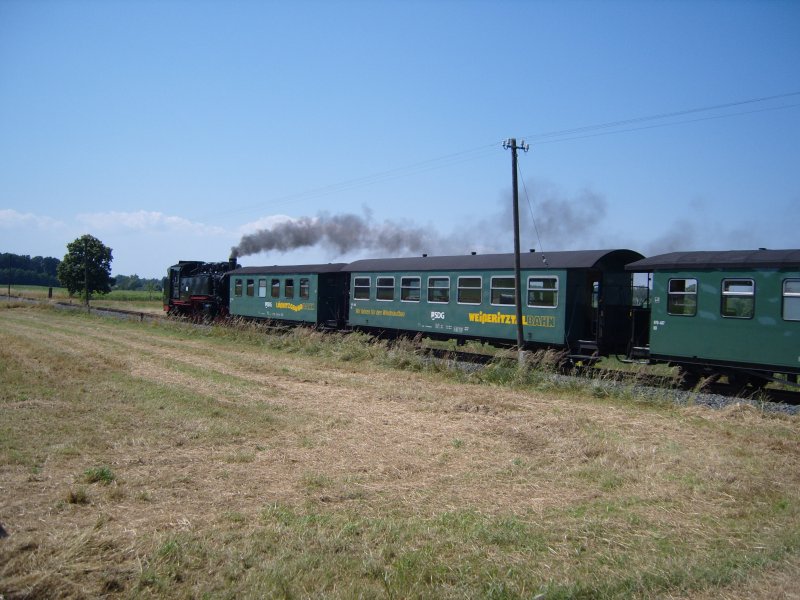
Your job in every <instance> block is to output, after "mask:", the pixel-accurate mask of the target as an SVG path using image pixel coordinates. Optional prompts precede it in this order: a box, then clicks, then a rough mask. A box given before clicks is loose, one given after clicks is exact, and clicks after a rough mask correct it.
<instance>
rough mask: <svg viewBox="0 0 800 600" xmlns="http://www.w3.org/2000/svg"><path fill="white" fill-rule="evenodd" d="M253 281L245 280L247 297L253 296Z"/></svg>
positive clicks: (254, 281)
mask: <svg viewBox="0 0 800 600" xmlns="http://www.w3.org/2000/svg"><path fill="white" fill-rule="evenodd" d="M255 283H256V280H255V279H248V280H247V295H248V296H253V295H254V294H255Z"/></svg>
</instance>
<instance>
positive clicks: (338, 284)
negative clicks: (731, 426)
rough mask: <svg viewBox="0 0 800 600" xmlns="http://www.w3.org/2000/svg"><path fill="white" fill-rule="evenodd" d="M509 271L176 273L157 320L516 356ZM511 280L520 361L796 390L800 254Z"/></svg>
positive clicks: (437, 264)
mask: <svg viewBox="0 0 800 600" xmlns="http://www.w3.org/2000/svg"><path fill="white" fill-rule="evenodd" d="M515 273H516V272H515V257H514V255H513V254H477V253H471V254H469V255H463V256H428V255H422V256H418V257H404V258H383V259H365V260H357V261H354V262H350V263H326V264H309V265H272V266H251V267H243V266H241V265H239V264H238V263H237V261H236V260H235V259H234V258H231V259H229V260H228V261H227V262H217V263H206V262H201V261H180V262H178V263H177V264H175V265H173V266H171V267H169V269H168V271H167V277H166V278H165V281H164V309H165V311H167V312H168V314H171V315H180V316H184V317H188V318H194V319H196V318H202V319H217V318H230V317H241V318H247V319H257V320H266V321H277V322H284V323H294V324H304V325H309V326H314V327H319V328H326V329H335V330H352V329H358V330H364V331H368V332H372V333H376V334H381V335H408V336H414V335H419V334H422V335H424V336H429V337H431V338H439V339H455V340H456V341H457V342H458V343H462V342H465V341H467V340H478V341H483V342H487V343H491V344H506V345H516V344H517V335H518V333H517V331H518V327H517V310H516V297H517V295H516V285H515V282H516V277H515ZM636 274H639V275H636ZM634 275H636V276H634ZM642 281H645V284H644V285H635V284H636V283H637V282H642ZM520 282H521V285H520V288H521V294H520V295H519V296H520V298H521V305H522V307H521V310H520V311H519V312H520V314H521V317H522V339H523V345H524V346H525V348H526V349H531V350H535V349H541V348H548V349H557V350H560V351H563V352H564V353H565V354H566V355H567V356H569V357H570V358H571V359H572V360H573V361H578V360H596V359H597V358H599V357H606V356H614V355H616V356H619V357H621V358H623V359H625V360H635V361H641V362H649V363H664V364H669V365H676V366H678V367H680V368H681V370H682V371H683V372H684V374H685V376H686V377H687V378H690V379H691V378H700V377H705V376H710V375H719V376H724V377H727V378H728V380H729V381H731V382H733V381H735V382H739V383H741V384H743V385H752V386H761V385H764V384H766V383H767V382H769V381H771V380H778V381H781V382H784V383H788V384H794V385H797V380H798V374H800V250H768V249H763V248H762V249H758V250H724V251H693V252H672V253H668V254H661V255H657V256H651V257H645V256H644V255H642V254H640V253H638V252H636V251H633V250H627V249H606V250H568V251H559V252H547V253H541V252H538V253H537V252H533V251H531V252H527V253H523V254H521V255H520Z"/></svg>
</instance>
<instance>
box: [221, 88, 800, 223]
mask: <svg viewBox="0 0 800 600" xmlns="http://www.w3.org/2000/svg"><path fill="white" fill-rule="evenodd" d="M795 96H800V91H798V92H790V93H786V94H776V95H773V96H763V97H759V98H749V99H746V100H738V101H735V102H726V103H723V104H715V105H710V106H702V107H696V108H689V109H684V110H679V111H671V112H665V113H658V114H654V115H648V116H642V117H634V118H629V119H621V120H616V121H609V122H606V123H600V124H596V125H586V126H582V127H574V128H569V129H561V130H557V131H550V132H543V133H536V134H532V135H527V136H525V138H526V139H527V140H529V141H530V142H531V143H532V144H534V145H539V146H541V145H544V144H553V143H559V142H567V141H573V140H580V139H586V138H590V137H598V136H604V135H614V134H619V133H630V132H634V131H642V130H646V129H655V128H660V127H668V126H672V125H680V124H686V123H695V122H700V121H708V120H714V119H725V118H730V117H734V116H740V115H746V114H753V113H758V112H766V111H772V110H781V109H788V108H796V107H798V106H800V103H798V104H788V105H781V106H773V107H767V108H760V109H754V110H749V111H739V112H733V113H725V114H720V115H710V116H706V117H698V118H695V119H684V120H679V121H674V120H673V121H668V122H665V123H657V124H652V125H643V126H641V127H629V128H625V129H619V128H620V127H625V126H627V125H634V124H641V123H647V122H649V121H660V120H665V119H674V118H675V117H680V116H686V115H690V114H698V113H702V112H709V111H715V110H717V111H718V110H724V109H729V108H733V107H737V106H744V105H748V104H757V103H761V102H769V101H774V100H779V99H786V98H791V97H795ZM503 141H504V140H499V141H496V142H492V143H489V144H483V145H481V146H476V147H474V148H469V149H465V150H461V151H459V152H454V153H451V154H445V155H443V156H438V157H434V158H430V159H426V160H422V161H418V162H415V163H410V164H408V165H404V166H401V167H396V168H393V169H388V170H386V171H379V172H377V173H373V174H371V175H365V176H362V177H355V178H353V179H347V180H344V181H340V182H338V183H332V184H329V185H324V186H320V187H316V188H311V189H308V190H304V191H301V192H297V193H293V194H286V195H284V196H278V197H275V198H272V199H270V200H267V201H263V202H258V203H256V204H251V205H248V206H243V207H240V208H237V209H232V210H226V211H224V212H223V213H216V214H225V215H232V214H237V213H243V212H249V211H252V210H255V209H259V208H262V207H264V206H280V205H285V204H290V203H293V202H296V201H298V200H307V199H311V198H317V197H322V196H327V195H330V194H337V193H341V192H346V191H351V190H354V189H358V188H361V187H366V186H371V185H375V184H378V183H383V182H386V181H392V180H395V179H401V178H404V177H410V176H411V175H416V174H420V173H425V172H428V171H433V170H437V169H442V168H445V167H449V166H452V165H456V164H460V163H463V162H469V161H472V160H477V159H479V158H483V157H484V156H488V155H490V154H493V153H494V152H495V151H496V149H497V148H498V146H501V145H502V143H503ZM211 216H214V215H211Z"/></svg>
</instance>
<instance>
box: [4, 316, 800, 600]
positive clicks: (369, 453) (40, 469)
mask: <svg viewBox="0 0 800 600" xmlns="http://www.w3.org/2000/svg"><path fill="white" fill-rule="evenodd" d="M501 371H502V369H500V368H489V369H488V370H487V371H486V372H484V373H477V374H465V373H463V372H461V371H458V370H451V369H448V368H445V367H442V366H426V365H425V363H423V362H421V361H420V360H419V359H418V358H417V357H415V356H414V355H413V353H411V352H409V351H408V350H405V349H403V348H402V347H400V348H387V346H386V345H385V344H382V343H369V342H368V341H366V340H365V339H364V338H362V337H361V336H356V335H352V336H322V335H320V334H317V333H314V332H310V331H306V330H296V331H293V332H290V333H288V334H284V335H281V336H277V335H272V336H268V335H265V334H264V333H262V332H259V331H258V330H257V329H256V328H252V327H251V328H247V327H242V328H239V329H222V328H194V327H189V326H184V325H181V324H176V323H139V322H131V323H128V322H124V321H118V320H115V319H103V318H100V317H96V316H91V315H86V314H84V313H80V312H74V313H73V312H67V311H57V310H53V309H50V308H37V307H24V306H19V305H14V304H8V303H6V304H4V305H0V523H2V525H3V527H4V528H5V530H6V532H7V533H8V536H7V537H4V538H2V539H0V596H2V598H3V599H4V600H9V599H11V598H84V597H85V598H96V597H111V598H116V597H121V598H122V597H134V598H155V597H159V598H161V597H169V598H389V599H396V598H431V599H433V598H437V599H438V598H459V599H461V598H494V599H502V598H537V599H545V598H546V599H551V598H670V599H678V598H687V599H688V598H696V599H704V600H705V599H711V598H729V599H733V598H742V599H743V598H787V599H788V598H799V597H800V592H798V588H799V584H798V581H800V418H798V417H787V416H778V415H770V414H765V413H761V412H759V411H757V410H756V409H754V408H751V407H748V406H735V407H731V408H728V409H725V410H721V411H714V410H709V409H705V408H700V407H692V406H690V407H677V406H674V405H672V404H671V403H667V402H654V401H647V400H645V399H643V398H638V397H637V396H636V395H635V393H633V392H626V391H616V392H614V393H611V394H609V393H600V392H598V391H597V389H598V388H597V387H595V386H593V385H592V383H591V382H589V383H574V382H573V383H569V382H568V383H553V381H552V380H551V379H550V378H549V377H546V376H544V375H541V374H536V373H533V374H531V373H523V374H520V373H516V374H515V373H513V372H512V373H503V372H501Z"/></svg>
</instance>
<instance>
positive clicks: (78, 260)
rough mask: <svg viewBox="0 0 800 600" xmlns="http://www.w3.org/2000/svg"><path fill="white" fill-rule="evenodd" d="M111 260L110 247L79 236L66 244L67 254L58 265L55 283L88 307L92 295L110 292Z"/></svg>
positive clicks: (91, 237)
mask: <svg viewBox="0 0 800 600" xmlns="http://www.w3.org/2000/svg"><path fill="white" fill-rule="evenodd" d="M111 260H112V257H111V248H109V247H107V246H105V245H103V242H101V241H100V240H98V239H97V238H96V237H94V236H91V235H88V234H86V235H82V236H81V237H79V238H78V239H77V240H75V241H74V242H71V243H69V244H67V253H66V255H64V260H62V261H61V263H60V264H59V265H58V280H59V281H60V282H61V285H63V286H64V287H65V288H67V290H68V291H69V293H70V295H75V294H80V295H81V296H83V297H84V298H85V299H86V304H87V305H88V304H89V299H90V298H91V297H92V294H94V293H97V294H107V293H109V292H110V291H111V286H112V285H113V283H114V281H113V279H112V278H111Z"/></svg>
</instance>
